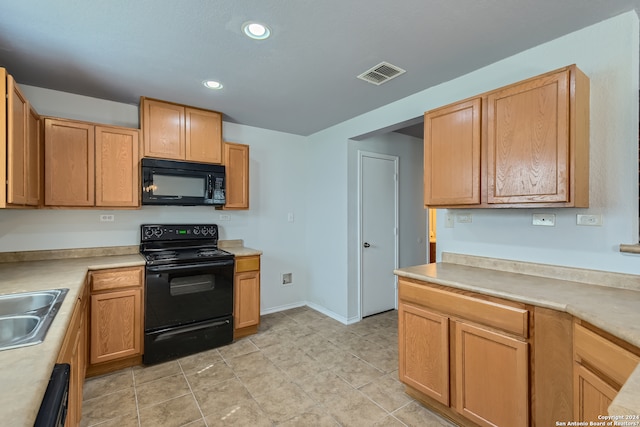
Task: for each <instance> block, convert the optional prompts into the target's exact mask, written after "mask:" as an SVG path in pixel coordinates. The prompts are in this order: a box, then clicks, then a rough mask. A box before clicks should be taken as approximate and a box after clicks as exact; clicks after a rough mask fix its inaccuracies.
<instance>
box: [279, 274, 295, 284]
mask: <svg viewBox="0 0 640 427" xmlns="http://www.w3.org/2000/svg"><path fill="white" fill-rule="evenodd" d="M281 277H282V284H283V285H290V284H291V283H292V282H293V273H282V276H281Z"/></svg>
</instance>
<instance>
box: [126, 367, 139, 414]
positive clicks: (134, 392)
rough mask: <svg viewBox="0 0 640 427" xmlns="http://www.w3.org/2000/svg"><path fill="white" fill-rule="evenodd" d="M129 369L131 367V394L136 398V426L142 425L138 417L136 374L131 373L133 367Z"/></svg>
mask: <svg viewBox="0 0 640 427" xmlns="http://www.w3.org/2000/svg"><path fill="white" fill-rule="evenodd" d="M129 369H131V377H132V378H133V394H134V396H135V398H136V416H137V418H138V427H142V420H141V418H140V405H139V404H138V387H137V384H136V376H135V374H134V373H133V368H129Z"/></svg>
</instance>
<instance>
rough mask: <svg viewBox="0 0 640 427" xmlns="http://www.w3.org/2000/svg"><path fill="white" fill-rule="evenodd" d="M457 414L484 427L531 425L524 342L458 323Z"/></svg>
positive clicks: (526, 346) (526, 354)
mask: <svg viewBox="0 0 640 427" xmlns="http://www.w3.org/2000/svg"><path fill="white" fill-rule="evenodd" d="M455 358H456V372H455V378H456V380H455V384H456V394H457V397H456V410H457V411H458V412H459V413H460V414H462V415H464V416H465V417H466V418H469V419H471V420H472V421H474V422H476V423H477V424H478V425H481V426H527V425H529V381H528V379H529V354H528V344H527V343H526V342H524V341H521V340H518V339H515V338H512V337H509V336H506V335H503V334H500V333H497V332H494V331H489V330H487V329H484V328H481V327H478V326H475V325H472V324H468V323H463V322H456V345H455Z"/></svg>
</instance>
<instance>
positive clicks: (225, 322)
mask: <svg viewBox="0 0 640 427" xmlns="http://www.w3.org/2000/svg"><path fill="white" fill-rule="evenodd" d="M229 323H231V321H230V320H228V319H226V320H216V321H213V322H207V323H204V324H199V325H195V326H189V327H186V328H179V329H174V330H171V331H168V332H161V333H160V334H158V337H157V338H156V341H164V340H167V339H169V338H171V337H174V336H176V335H180V334H186V333H187V332H193V331H198V330H200V329H208V328H215V327H218V326H224V325H228V324H229Z"/></svg>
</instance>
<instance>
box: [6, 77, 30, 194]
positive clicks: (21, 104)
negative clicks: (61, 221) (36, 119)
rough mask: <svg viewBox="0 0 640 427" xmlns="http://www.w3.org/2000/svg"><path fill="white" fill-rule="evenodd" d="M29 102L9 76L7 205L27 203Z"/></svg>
mask: <svg viewBox="0 0 640 427" xmlns="http://www.w3.org/2000/svg"><path fill="white" fill-rule="evenodd" d="M28 115H29V102H28V101H27V98H25V96H24V95H23V94H22V92H21V91H20V88H19V87H18V85H17V84H16V83H15V81H14V80H13V77H12V76H10V75H7V123H8V128H7V136H8V139H7V181H8V182H7V184H8V185H7V203H10V204H16V205H24V204H26V203H27V182H26V163H27V162H26V153H27V150H26V147H27V117H28Z"/></svg>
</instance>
